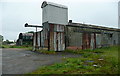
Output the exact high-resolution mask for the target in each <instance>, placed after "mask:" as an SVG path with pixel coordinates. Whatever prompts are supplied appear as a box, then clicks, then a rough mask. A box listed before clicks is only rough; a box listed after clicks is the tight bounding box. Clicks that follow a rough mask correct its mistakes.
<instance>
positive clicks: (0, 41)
mask: <svg viewBox="0 0 120 76" xmlns="http://www.w3.org/2000/svg"><path fill="white" fill-rule="evenodd" d="M2 42H3V36H2V35H0V46H1V45H2Z"/></svg>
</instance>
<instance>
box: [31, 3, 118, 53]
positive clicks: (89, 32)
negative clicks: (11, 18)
mask: <svg viewBox="0 0 120 76" xmlns="http://www.w3.org/2000/svg"><path fill="white" fill-rule="evenodd" d="M41 8H42V12H43V13H42V25H43V29H42V31H40V32H37V33H34V37H33V48H34V50H35V49H43V48H45V49H47V50H54V51H64V50H65V49H74V50H76V49H95V48H100V47H105V46H113V45H118V44H119V42H120V41H119V39H120V38H119V36H118V34H119V33H120V29H116V28H108V27H101V26H97V25H88V24H81V23H73V22H72V20H70V21H69V22H68V8H67V7H66V6H64V5H59V4H55V3H51V2H46V1H44V2H43V3H42V6H41ZM36 39H37V40H36ZM36 45H37V47H36Z"/></svg>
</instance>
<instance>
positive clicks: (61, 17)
mask: <svg viewBox="0 0 120 76" xmlns="http://www.w3.org/2000/svg"><path fill="white" fill-rule="evenodd" d="M47 21H48V22H49V23H55V24H64V25H66V24H68V9H67V8H62V7H59V6H54V5H51V4H48V5H46V6H45V7H43V8H42V23H44V22H47Z"/></svg>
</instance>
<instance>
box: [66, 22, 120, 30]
mask: <svg viewBox="0 0 120 76" xmlns="http://www.w3.org/2000/svg"><path fill="white" fill-rule="evenodd" d="M67 26H79V27H85V28H92V29H101V30H109V31H119V32H120V29H117V28H109V27H103V26H97V25H89V24H82V23H68V25H67Z"/></svg>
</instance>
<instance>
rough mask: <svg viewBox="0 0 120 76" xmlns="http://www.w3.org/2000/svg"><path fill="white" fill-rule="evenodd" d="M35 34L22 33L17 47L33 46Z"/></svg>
mask: <svg viewBox="0 0 120 76" xmlns="http://www.w3.org/2000/svg"><path fill="white" fill-rule="evenodd" d="M32 44H33V33H20V34H19V37H18V40H17V42H16V45H20V46H21V45H32Z"/></svg>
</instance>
